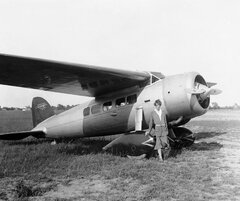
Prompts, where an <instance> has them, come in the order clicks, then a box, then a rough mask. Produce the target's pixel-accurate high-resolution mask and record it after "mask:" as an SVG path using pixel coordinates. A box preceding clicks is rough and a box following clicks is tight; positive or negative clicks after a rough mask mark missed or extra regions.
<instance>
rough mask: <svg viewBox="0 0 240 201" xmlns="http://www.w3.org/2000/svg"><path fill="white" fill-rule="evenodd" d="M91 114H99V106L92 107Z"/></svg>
mask: <svg viewBox="0 0 240 201" xmlns="http://www.w3.org/2000/svg"><path fill="white" fill-rule="evenodd" d="M91 112H92V114H96V113H99V112H101V105H100V104H97V105H93V106H92V108H91Z"/></svg>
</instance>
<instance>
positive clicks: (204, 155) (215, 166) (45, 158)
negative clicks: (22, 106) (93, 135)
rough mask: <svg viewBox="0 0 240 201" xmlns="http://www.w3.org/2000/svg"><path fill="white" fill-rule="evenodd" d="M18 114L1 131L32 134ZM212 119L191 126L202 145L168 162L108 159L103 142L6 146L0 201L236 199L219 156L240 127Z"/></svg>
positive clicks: (2, 146) (0, 146) (1, 153)
mask: <svg viewBox="0 0 240 201" xmlns="http://www.w3.org/2000/svg"><path fill="white" fill-rule="evenodd" d="M233 114H235V113H231V112H229V113H228V115H229V116H231V117H232V116H234V115H233ZM17 115H19V116H17ZM17 115H15V114H14V112H12V113H7V116H5V117H4V116H3V115H2V114H0V118H1V126H0V128H1V129H2V130H1V132H5V131H10V130H9V129H10V128H11V129H13V130H15V129H19V130H24V129H25V128H31V122H30V120H31V116H30V115H29V113H22V114H20V113H18V114H17ZM21 115H23V116H22V117H21ZM211 115H212V113H211V112H210V114H209V115H206V116H205V117H204V116H203V117H201V118H199V119H196V120H195V121H192V122H190V123H189V124H188V125H187V127H188V128H191V129H192V130H193V131H194V132H195V135H196V137H197V138H198V141H197V143H196V144H194V145H193V146H191V147H189V148H188V149H184V150H182V152H181V153H179V154H178V155H177V157H176V158H169V159H168V160H166V161H165V162H163V163H160V162H158V161H157V160H155V159H154V158H152V159H149V160H129V159H127V158H125V157H120V156H118V155H114V154H111V153H103V152H102V151H101V148H102V147H103V146H104V145H106V143H108V141H105V140H89V139H88V140H86V139H81V140H72V141H64V142H60V143H58V144H57V145H55V146H52V145H50V141H49V140H37V139H34V138H29V139H26V140H22V141H17V142H13V141H9V142H7V141H2V142H0V178H1V179H0V200H1V199H2V200H17V199H18V200H148V201H149V200H189V201H190V200H237V198H240V195H239V194H238V192H240V189H239V187H238V186H239V184H240V183H238V180H235V179H234V177H235V176H236V175H235V173H234V172H232V171H231V170H230V167H228V165H226V163H222V161H223V160H224V159H225V155H224V153H223V152H222V151H221V150H222V149H223V146H224V141H223V140H225V139H226V136H227V135H229V133H230V134H231V131H232V129H235V130H237V131H238V130H240V125H239V123H240V122H239V121H238V119H237V118H235V116H234V119H231V121H230V120H226V119H223V120H219V119H218V114H217V113H216V114H214V115H212V116H211ZM213 116H215V118H213ZM19 117H21V118H20V123H19V122H18V121H17V118H19ZM209 118H210V119H209ZM209 121H210V123H209ZM7 122H9V123H7ZM13 122H14V123H13ZM226 122H227V123H226ZM11 124H13V125H11ZM14 124H15V125H14ZM17 125H19V128H18V126H17ZM8 126H9V127H8ZM229 129H231V130H229ZM216 137H219V138H218V139H220V138H222V139H223V140H222V141H221V139H220V140H218V139H216V140H215V138H216ZM206 139H207V140H206ZM208 139H212V140H210V141H208ZM238 196H239V197H238Z"/></svg>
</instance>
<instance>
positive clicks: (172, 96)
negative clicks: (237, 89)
mask: <svg viewBox="0 0 240 201" xmlns="http://www.w3.org/2000/svg"><path fill="white" fill-rule="evenodd" d="M162 87H163V90H162V92H163V94H162V95H163V100H164V105H165V108H166V111H167V115H168V119H169V120H174V119H176V118H177V117H179V116H183V117H184V120H186V119H190V118H193V117H196V116H199V115H202V114H204V113H206V111H207V110H208V107H209V104H210V96H206V97H204V98H203V96H202V94H203V93H204V90H205V89H203V88H208V86H207V83H206V81H205V80H204V78H203V77H202V76H201V75H200V74H199V73H197V72H190V73H185V74H179V75H173V76H167V77H165V78H164V79H163V83H162ZM205 91H206V90H205Z"/></svg>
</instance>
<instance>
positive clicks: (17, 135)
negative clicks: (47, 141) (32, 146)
mask: <svg viewBox="0 0 240 201" xmlns="http://www.w3.org/2000/svg"><path fill="white" fill-rule="evenodd" d="M28 136H33V137H37V138H41V137H44V136H45V133H44V132H43V131H20V132H11V133H1V134H0V140H21V139H24V138H26V137H28Z"/></svg>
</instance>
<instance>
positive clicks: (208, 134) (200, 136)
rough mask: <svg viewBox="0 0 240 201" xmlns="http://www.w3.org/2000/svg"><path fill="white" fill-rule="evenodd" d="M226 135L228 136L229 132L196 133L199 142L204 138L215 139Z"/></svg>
mask: <svg viewBox="0 0 240 201" xmlns="http://www.w3.org/2000/svg"><path fill="white" fill-rule="evenodd" d="M225 134H227V132H199V133H194V136H195V138H196V140H199V139H204V138H213V137H216V136H220V135H225Z"/></svg>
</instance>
